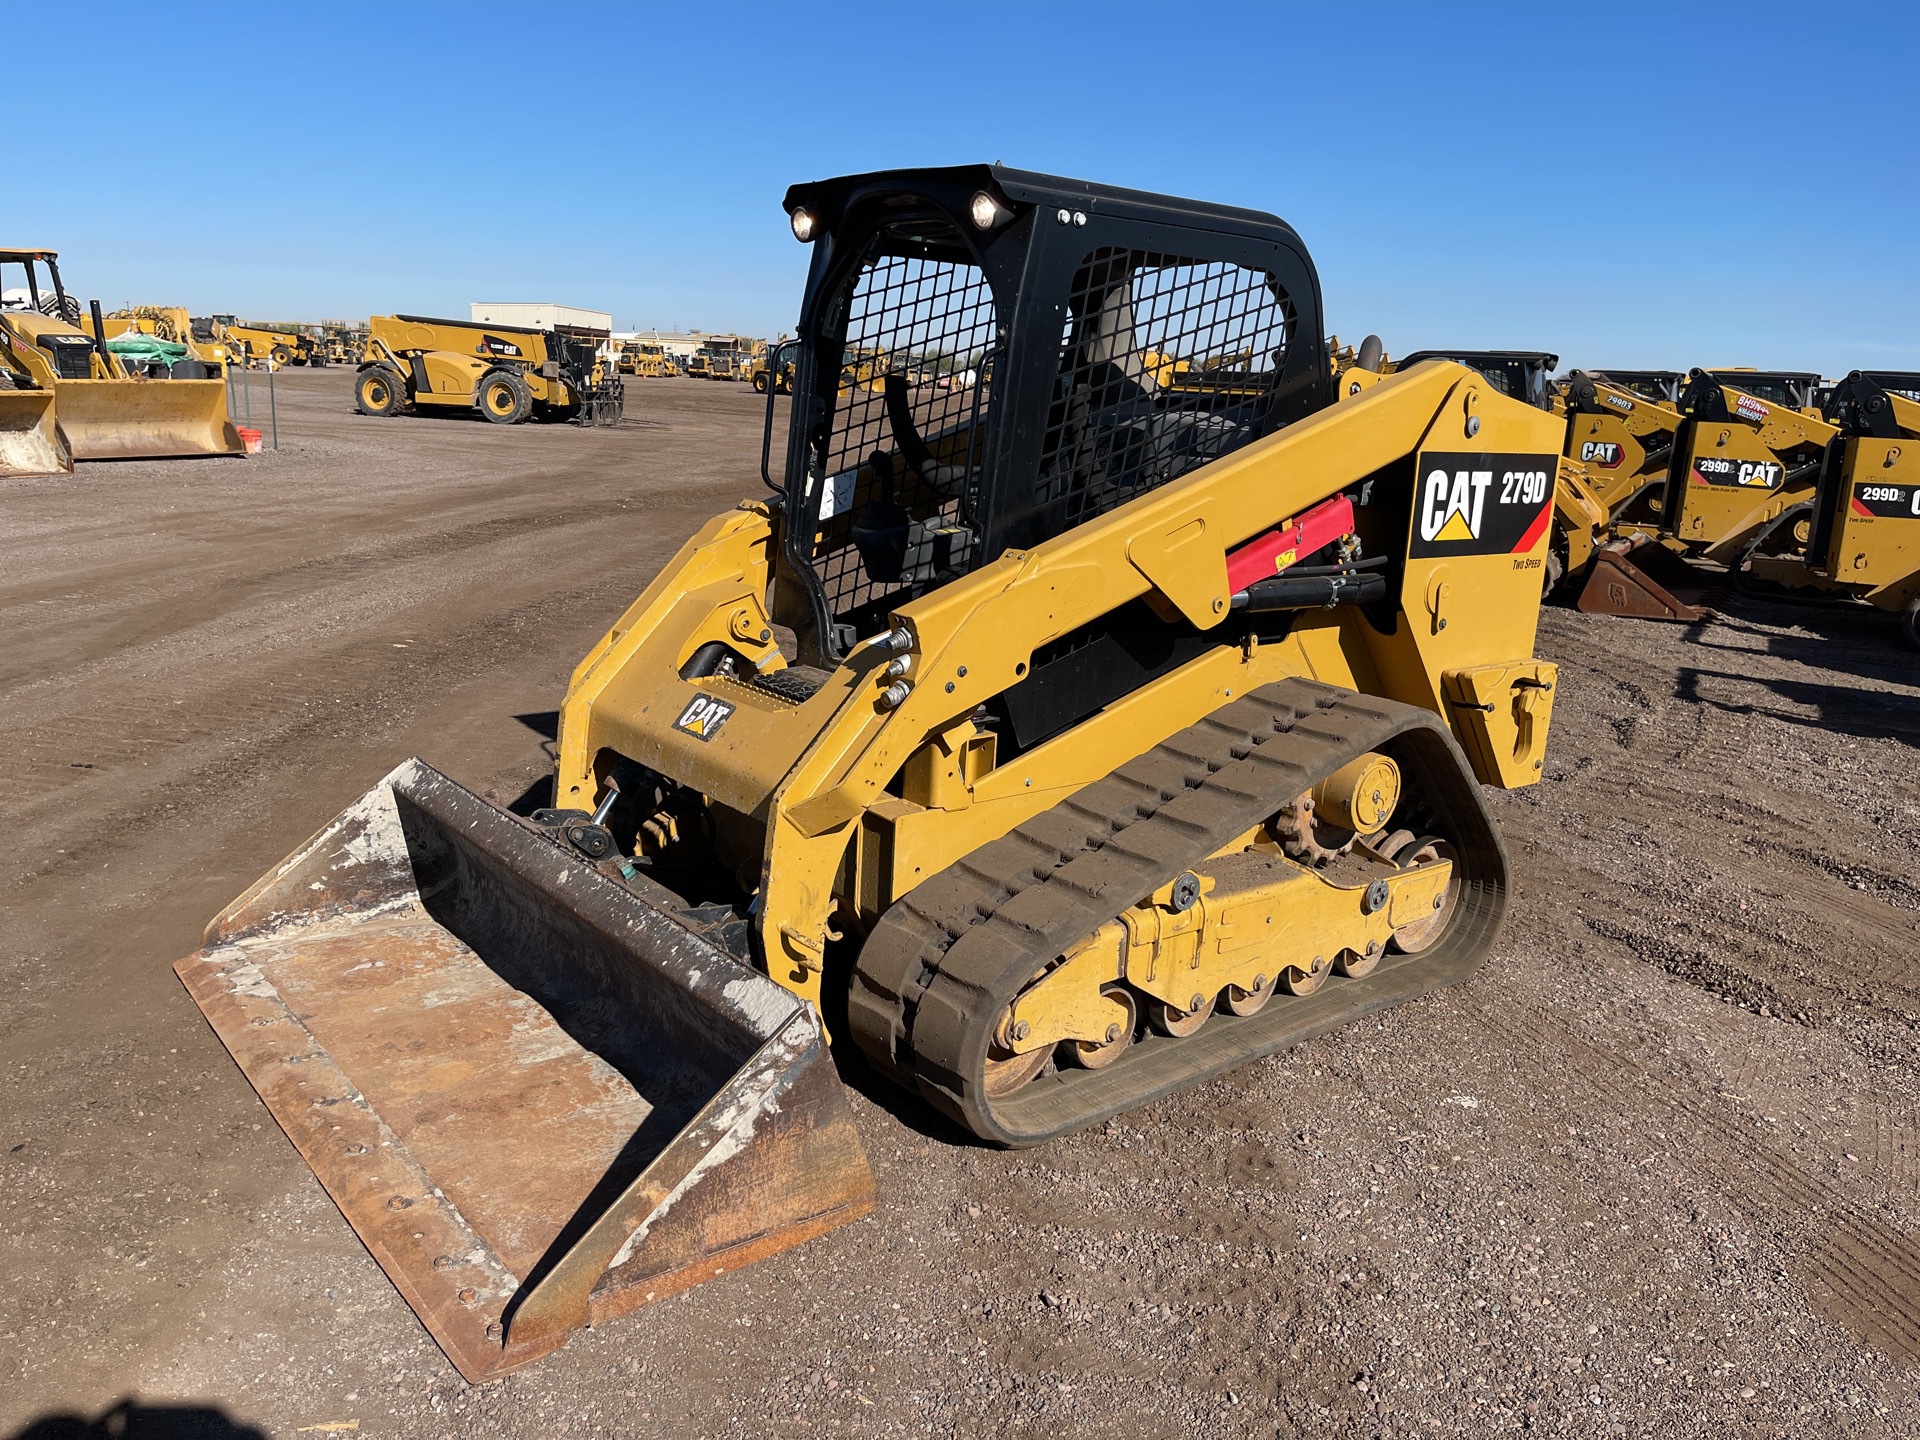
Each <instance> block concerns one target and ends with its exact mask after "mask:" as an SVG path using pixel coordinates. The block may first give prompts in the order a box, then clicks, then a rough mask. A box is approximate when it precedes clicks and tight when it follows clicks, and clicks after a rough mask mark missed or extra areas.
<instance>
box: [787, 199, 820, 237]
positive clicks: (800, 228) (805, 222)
mask: <svg viewBox="0 0 1920 1440" xmlns="http://www.w3.org/2000/svg"><path fill="white" fill-rule="evenodd" d="M792 223H793V238H794V239H796V240H798V241H799V242H800V243H801V244H802V245H805V244H806V243H807V242H808V241H810V240H812V239H813V230H814V226H816V225H817V224H819V223H820V222H819V221H818V219H817V218H816V217H815V216H814V213H813V212H812V211H811V210H809V209H807V207H806V206H804V205H797V206H795V207H794V211H793V215H792Z"/></svg>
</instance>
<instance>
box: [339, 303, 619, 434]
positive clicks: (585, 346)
mask: <svg viewBox="0 0 1920 1440" xmlns="http://www.w3.org/2000/svg"><path fill="white" fill-rule="evenodd" d="M368 324H369V338H368V340H367V347H366V359H365V360H363V361H362V362H361V365H360V371H359V374H358V375H357V376H356V377H355V379H354V388H353V395H354V405H355V408H356V409H358V410H359V411H360V413H361V414H363V415H378V416H392V415H403V414H406V413H408V412H409V411H424V412H432V411H436V410H438V411H445V410H454V411H467V410H478V411H479V412H480V413H481V414H482V415H483V416H485V417H486V418H487V419H488V420H491V421H493V422H494V423H495V424H496V425H517V424H519V423H521V422H522V421H524V420H574V421H578V422H579V423H581V424H583V425H617V424H619V423H620V416H621V413H622V411H623V409H624V408H625V394H626V391H625V387H624V386H623V385H622V384H621V381H620V377H619V375H618V373H616V371H615V368H614V366H613V365H612V364H611V363H609V362H606V361H603V360H602V359H601V358H600V352H599V345H600V341H601V340H603V339H605V338H606V337H605V332H604V331H602V332H597V333H595V334H586V333H578V334H576V333H573V332H571V331H569V330H567V329H565V328H562V329H559V330H534V329H528V328H526V327H524V326H519V325H494V324H491V323H486V322H475V321H467V320H435V319H432V318H430V317H428V316H424V315H376V316H374V317H373V319H372V320H371V321H369V322H368Z"/></svg>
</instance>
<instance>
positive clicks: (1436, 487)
mask: <svg viewBox="0 0 1920 1440" xmlns="http://www.w3.org/2000/svg"><path fill="white" fill-rule="evenodd" d="M1558 464H1559V457H1558V456H1554V455H1485V454H1482V455H1443V454H1428V455H1423V456H1421V457H1420V461H1419V465H1420V473H1421V475H1422V476H1423V478H1422V479H1421V481H1420V491H1419V500H1418V503H1417V505H1416V507H1415V514H1414V517H1413V534H1412V536H1411V538H1410V545H1409V550H1408V554H1409V555H1410V556H1411V557H1412V558H1414V559H1416V560H1418V559H1423V558H1425V557H1427V556H1441V555H1507V554H1520V553H1523V552H1531V551H1532V549H1533V547H1534V545H1535V544H1536V543H1537V542H1538V541H1539V539H1540V537H1541V536H1542V535H1544V534H1545V533H1546V526H1547V521H1548V519H1549V518H1550V516H1551V513H1552V512H1551V507H1550V506H1549V504H1548V501H1549V500H1551V499H1552V497H1553V481H1554V476H1555V474H1556V472H1557V466H1558Z"/></svg>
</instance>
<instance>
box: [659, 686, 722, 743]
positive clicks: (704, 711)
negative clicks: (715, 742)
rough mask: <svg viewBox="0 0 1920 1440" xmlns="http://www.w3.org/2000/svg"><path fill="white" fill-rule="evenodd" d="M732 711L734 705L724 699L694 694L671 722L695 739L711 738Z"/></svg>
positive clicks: (716, 733)
mask: <svg viewBox="0 0 1920 1440" xmlns="http://www.w3.org/2000/svg"><path fill="white" fill-rule="evenodd" d="M733 711H734V707H733V706H732V705H730V704H728V703H727V702H726V701H725V700H716V699H714V698H713V696H711V695H696V696H694V697H693V699H692V700H690V701H688V702H687V708H686V709H684V710H682V711H681V712H680V718H679V719H678V720H676V721H674V722H673V728H674V729H676V730H678V731H680V732H681V733H682V734H685V735H691V736H693V738H694V739H696V740H711V739H713V737H714V736H716V735H718V734H719V733H720V727H721V726H722V725H724V724H726V723H727V720H728V718H729V717H730V716H732V714H733Z"/></svg>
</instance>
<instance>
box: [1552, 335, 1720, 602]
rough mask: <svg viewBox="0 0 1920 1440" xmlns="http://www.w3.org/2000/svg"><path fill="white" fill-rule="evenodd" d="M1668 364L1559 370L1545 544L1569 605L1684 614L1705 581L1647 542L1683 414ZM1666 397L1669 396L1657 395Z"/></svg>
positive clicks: (1659, 511)
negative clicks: (1557, 434)
mask: <svg viewBox="0 0 1920 1440" xmlns="http://www.w3.org/2000/svg"><path fill="white" fill-rule="evenodd" d="M1680 378H1681V377H1680V376H1679V375H1678V374H1677V372H1673V371H1625V372H1618V373H1616V372H1614V371H1607V372H1605V373H1595V374H1587V373H1586V372H1584V371H1580V370H1576V371H1574V372H1573V373H1572V374H1571V375H1570V376H1569V377H1568V384H1567V391H1566V397H1565V405H1566V412H1567V445H1566V458H1567V460H1568V461H1569V462H1570V463H1569V464H1568V465H1566V466H1563V467H1562V470H1561V476H1560V490H1559V493H1558V494H1557V495H1556V496H1555V499H1554V544H1555V546H1556V548H1557V550H1558V552H1559V553H1560V555H1561V556H1562V557H1563V559H1562V566H1563V568H1564V570H1565V573H1566V575H1567V577H1568V578H1569V580H1572V581H1577V582H1578V583H1579V585H1580V593H1579V597H1578V599H1577V600H1576V602H1575V603H1576V605H1577V606H1578V607H1579V608H1580V609H1581V610H1585V611H1587V612H1589V613H1593V614H1602V615H1631V616H1637V617H1639V618H1641V619H1649V620H1679V621H1686V622H1692V621H1695V620H1699V619H1701V618H1702V617H1704V616H1705V615H1706V614H1707V613H1708V607H1707V606H1706V605H1705V604H1704V603H1703V601H1704V600H1705V599H1706V596H1707V590H1708V587H1707V585H1706V584H1705V583H1704V582H1703V581H1702V579H1701V577H1700V575H1699V574H1698V572H1696V571H1695V570H1694V569H1693V568H1692V567H1691V566H1689V565H1688V564H1687V562H1686V561H1685V560H1684V559H1682V558H1681V556H1680V555H1679V554H1678V553H1676V552H1675V551H1674V550H1671V549H1668V548H1666V547H1664V546H1661V545H1657V544H1652V543H1649V542H1651V541H1654V540H1656V539H1657V538H1658V536H1659V533H1660V528H1661V525H1662V523H1663V520H1664V514H1663V512H1664V507H1665V504H1666V494H1667V477H1668V474H1669V471H1670V470H1671V467H1672V464H1673V457H1674V447H1675V445H1676V443H1677V440H1678V437H1679V434H1680V431H1681V429H1682V428H1683V422H1684V418H1685V417H1684V416H1682V415H1681V413H1680V410H1679V409H1678V391H1677V389H1676V388H1675V384H1676V383H1677V381H1678V380H1679V379H1680ZM1669 396H1670V397H1672V398H1671V403H1669V399H1668V398H1665V397H1669Z"/></svg>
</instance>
